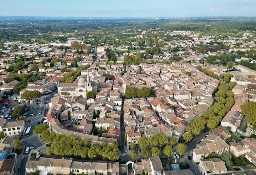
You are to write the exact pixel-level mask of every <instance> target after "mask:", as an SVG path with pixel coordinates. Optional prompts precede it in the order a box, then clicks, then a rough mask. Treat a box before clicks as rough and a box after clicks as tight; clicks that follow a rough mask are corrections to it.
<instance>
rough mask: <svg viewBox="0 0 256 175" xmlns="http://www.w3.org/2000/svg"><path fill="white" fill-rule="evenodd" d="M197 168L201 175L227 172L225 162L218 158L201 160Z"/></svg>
mask: <svg viewBox="0 0 256 175" xmlns="http://www.w3.org/2000/svg"><path fill="white" fill-rule="evenodd" d="M199 170H200V171H201V173H202V174H203V175H212V174H222V173H226V172H227V168H226V165H225V162H223V161H222V160H221V159H219V158H210V159H205V160H201V161H200V163H199Z"/></svg>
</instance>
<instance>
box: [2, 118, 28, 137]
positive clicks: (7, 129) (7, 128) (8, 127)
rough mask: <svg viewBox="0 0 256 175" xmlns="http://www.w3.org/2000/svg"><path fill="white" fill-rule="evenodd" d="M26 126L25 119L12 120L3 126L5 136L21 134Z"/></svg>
mask: <svg viewBox="0 0 256 175" xmlns="http://www.w3.org/2000/svg"><path fill="white" fill-rule="evenodd" d="M24 128H25V122H24V121H23V120H19V121H10V122H7V123H5V125H4V126H3V130H2V131H3V133H4V135H5V136H15V135H20V134H21V133H22V131H23V130H24Z"/></svg>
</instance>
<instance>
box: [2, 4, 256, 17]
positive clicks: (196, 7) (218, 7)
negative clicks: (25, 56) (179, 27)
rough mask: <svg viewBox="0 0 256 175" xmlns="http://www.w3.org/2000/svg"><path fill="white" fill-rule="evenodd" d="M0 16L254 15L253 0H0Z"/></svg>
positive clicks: (254, 6) (255, 15)
mask: <svg viewBox="0 0 256 175" xmlns="http://www.w3.org/2000/svg"><path fill="white" fill-rule="evenodd" d="M0 16H48V17H209V16H211V17H212V16H249V17H256V0H0Z"/></svg>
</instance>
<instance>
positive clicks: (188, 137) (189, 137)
mask: <svg viewBox="0 0 256 175" xmlns="http://www.w3.org/2000/svg"><path fill="white" fill-rule="evenodd" d="M182 138H183V139H184V140H185V141H186V142H189V141H191V140H192V139H193V135H192V134H191V132H188V131H187V132H185V133H184V134H183V136H182Z"/></svg>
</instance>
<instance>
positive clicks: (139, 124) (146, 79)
mask: <svg viewBox="0 0 256 175" xmlns="http://www.w3.org/2000/svg"><path fill="white" fill-rule="evenodd" d="M126 69H127V72H128V73H127V74H124V76H123V77H122V79H123V81H124V82H125V84H126V86H134V87H138V88H140V87H143V86H147V87H153V88H154V91H155V97H149V98H147V99H144V98H138V99H125V101H124V122H125V126H126V129H125V131H126V138H127V144H129V143H137V142H138V139H139V138H140V137H141V136H142V135H145V136H151V135H153V134H155V133H158V132H164V133H165V134H166V135H168V136H171V135H173V136H175V137H176V138H179V137H180V136H181V135H182V134H183V133H184V131H185V129H186V126H187V125H188V123H190V122H191V121H192V120H193V118H194V117H195V116H197V115H200V114H201V113H202V112H203V111H205V110H207V109H208V108H209V107H210V106H211V104H212V102H213V98H212V94H213V92H214V91H215V88H216V87H217V85H218V81H217V80H215V79H213V78H210V77H208V76H206V75H204V74H203V73H201V72H199V71H198V70H197V69H195V68H194V67H192V66H190V65H187V64H172V65H164V64H141V65H139V66H130V67H127V68H126Z"/></svg>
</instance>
